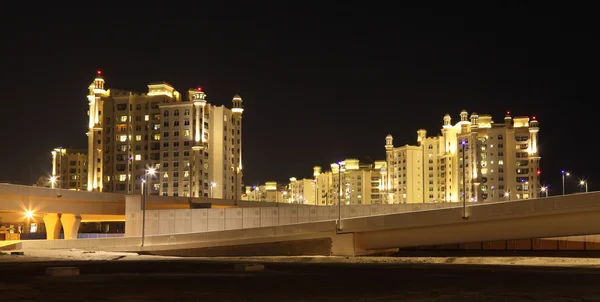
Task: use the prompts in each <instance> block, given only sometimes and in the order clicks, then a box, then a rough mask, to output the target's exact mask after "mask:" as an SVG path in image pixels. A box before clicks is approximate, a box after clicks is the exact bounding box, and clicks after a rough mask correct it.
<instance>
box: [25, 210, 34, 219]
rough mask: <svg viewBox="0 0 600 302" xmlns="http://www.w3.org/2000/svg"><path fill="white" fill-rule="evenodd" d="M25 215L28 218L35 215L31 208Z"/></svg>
mask: <svg viewBox="0 0 600 302" xmlns="http://www.w3.org/2000/svg"><path fill="white" fill-rule="evenodd" d="M25 217H27V218H31V217H33V211H30V210H27V211H25Z"/></svg>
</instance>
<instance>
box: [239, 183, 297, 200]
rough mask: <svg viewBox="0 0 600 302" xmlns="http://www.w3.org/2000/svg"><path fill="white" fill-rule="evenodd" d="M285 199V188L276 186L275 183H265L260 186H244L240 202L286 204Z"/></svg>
mask: <svg viewBox="0 0 600 302" xmlns="http://www.w3.org/2000/svg"><path fill="white" fill-rule="evenodd" d="M287 197H288V195H287V192H286V187H285V186H282V185H278V184H277V182H275V181H267V182H265V184H264V185H260V186H246V193H245V194H243V195H242V200H249V201H264V202H281V203H285V202H288V201H287Z"/></svg>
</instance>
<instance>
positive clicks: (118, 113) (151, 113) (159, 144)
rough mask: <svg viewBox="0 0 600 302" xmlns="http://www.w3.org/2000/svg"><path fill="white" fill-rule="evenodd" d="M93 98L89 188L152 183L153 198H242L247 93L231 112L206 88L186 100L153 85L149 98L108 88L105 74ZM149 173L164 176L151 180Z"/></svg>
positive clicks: (135, 188) (132, 190)
mask: <svg viewBox="0 0 600 302" xmlns="http://www.w3.org/2000/svg"><path fill="white" fill-rule="evenodd" d="M88 100H89V105H90V110H89V116H90V121H89V131H88V148H89V149H88V162H89V163H90V168H89V170H88V177H87V178H88V183H87V190H89V191H103V192H122V193H127V194H136V193H140V190H141V184H142V181H148V182H149V194H153V195H165V196H190V197H209V195H212V197H213V198H224V199H234V198H235V199H238V198H239V196H240V195H241V188H242V186H243V181H242V156H241V152H242V151H241V150H242V113H243V111H244V109H243V108H242V102H243V101H242V98H241V97H240V96H239V95H235V96H234V98H233V108H232V109H228V108H225V106H216V105H212V104H210V103H208V102H207V100H206V94H205V93H204V92H203V91H202V89H200V88H197V89H190V90H188V91H187V98H186V99H185V100H183V99H182V96H181V95H180V93H179V92H178V91H176V90H175V89H174V88H173V86H171V85H170V84H168V83H166V82H158V83H151V84H149V85H148V92H147V93H136V92H133V91H129V90H119V89H106V88H105V82H104V79H103V77H102V73H101V72H100V71H98V73H97V76H96V78H95V80H94V82H92V84H91V85H90V86H89V95H88ZM149 168H155V169H156V175H148V177H146V172H147V171H148V169H149ZM145 178H148V179H147V180H145ZM211 193H212V194H211ZM236 197H237V198H236Z"/></svg>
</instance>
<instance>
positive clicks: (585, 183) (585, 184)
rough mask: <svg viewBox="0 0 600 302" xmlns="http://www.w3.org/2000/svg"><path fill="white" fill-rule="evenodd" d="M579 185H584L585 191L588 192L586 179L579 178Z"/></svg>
mask: <svg viewBox="0 0 600 302" xmlns="http://www.w3.org/2000/svg"><path fill="white" fill-rule="evenodd" d="M579 185H580V186H582V187H583V186H585V192H586V193H587V192H588V186H587V180H580V181H579Z"/></svg>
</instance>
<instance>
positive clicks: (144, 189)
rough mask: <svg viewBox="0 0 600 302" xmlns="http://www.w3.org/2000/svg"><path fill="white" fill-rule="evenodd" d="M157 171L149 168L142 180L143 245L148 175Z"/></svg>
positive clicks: (152, 174)
mask: <svg viewBox="0 0 600 302" xmlns="http://www.w3.org/2000/svg"><path fill="white" fill-rule="evenodd" d="M155 173H156V169H155V168H149V169H148V170H146V171H144V179H143V180H142V246H144V242H145V239H146V196H147V195H148V187H149V186H148V183H149V180H148V177H149V176H154V174H155Z"/></svg>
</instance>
